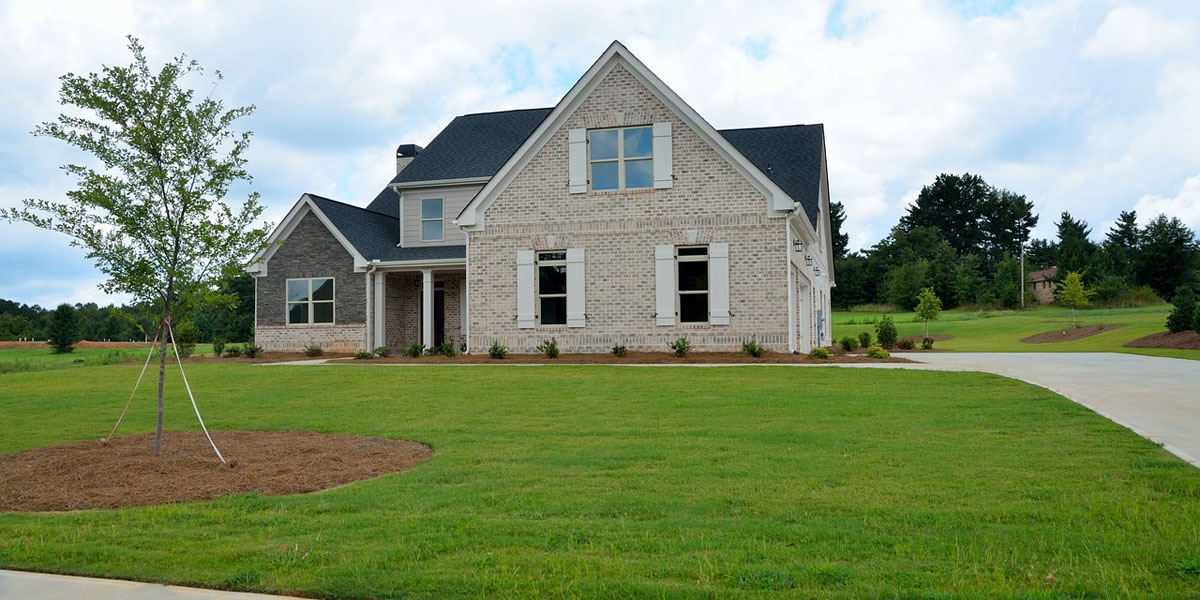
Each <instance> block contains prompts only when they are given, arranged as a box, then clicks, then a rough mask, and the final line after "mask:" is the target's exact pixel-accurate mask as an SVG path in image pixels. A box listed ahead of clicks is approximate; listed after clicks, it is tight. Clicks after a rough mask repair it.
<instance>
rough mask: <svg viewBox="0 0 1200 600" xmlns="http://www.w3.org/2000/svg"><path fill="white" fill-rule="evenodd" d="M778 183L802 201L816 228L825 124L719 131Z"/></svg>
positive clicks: (818, 212)
mask: <svg viewBox="0 0 1200 600" xmlns="http://www.w3.org/2000/svg"><path fill="white" fill-rule="evenodd" d="M719 133H720V134H721V135H722V136H723V137H724V138H725V139H726V140H728V141H729V143H730V144H733V147H734V148H737V151H738V152H741V153H742V156H745V157H746V158H747V159H748V160H749V161H750V162H751V163H754V166H755V167H758V170H760V171H762V172H763V173H765V174H766V176H767V177H768V178H770V179H771V181H772V182H774V183H775V185H777V186H779V188H780V189H782V190H783V191H784V192H786V193H787V195H788V196H791V197H792V200H795V201H797V202H799V203H800V205H801V206H802V207H803V208H804V213H805V214H806V215H808V222H809V223H811V224H812V226H813V227H814V228H816V227H817V222H818V221H819V215H820V212H821V206H820V200H821V158H822V156H823V155H824V146H825V126H824V125H785V126H782V127H751V128H748V129H722V130H721V131H720V132H719Z"/></svg>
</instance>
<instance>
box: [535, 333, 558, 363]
mask: <svg viewBox="0 0 1200 600" xmlns="http://www.w3.org/2000/svg"><path fill="white" fill-rule="evenodd" d="M537 349H538V352H541V353H543V354H545V355H546V358H558V340H556V339H554V338H550V341H546V340H542V343H541V344H539V345H538V347H537Z"/></svg>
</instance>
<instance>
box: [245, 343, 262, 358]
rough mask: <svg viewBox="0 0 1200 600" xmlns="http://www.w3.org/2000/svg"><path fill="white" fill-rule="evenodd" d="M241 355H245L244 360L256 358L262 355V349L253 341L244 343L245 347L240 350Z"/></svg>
mask: <svg viewBox="0 0 1200 600" xmlns="http://www.w3.org/2000/svg"><path fill="white" fill-rule="evenodd" d="M242 353H243V354H245V355H246V358H258V357H259V356H261V355H262V353H263V348H262V346H259V345H258V344H255V343H254V340H250V341H249V342H246V347H245V348H243V349H242Z"/></svg>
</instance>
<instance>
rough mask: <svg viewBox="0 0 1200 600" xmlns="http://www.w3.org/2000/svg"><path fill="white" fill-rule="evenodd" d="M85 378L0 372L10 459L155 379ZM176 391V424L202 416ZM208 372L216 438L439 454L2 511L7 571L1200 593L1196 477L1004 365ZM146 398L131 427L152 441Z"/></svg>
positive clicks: (418, 583)
mask: <svg viewBox="0 0 1200 600" xmlns="http://www.w3.org/2000/svg"><path fill="white" fill-rule="evenodd" d="M172 373H173V372H172ZM70 374H71V376H69V377H57V378H55V379H53V380H47V378H46V377H45V374H44V373H41V374H39V373H15V374H8V375H3V376H0V414H3V415H4V421H3V424H4V427H3V435H0V452H13V451H20V450H25V449H29V448H36V447H39V446H44V445H47V444H52V443H57V442H66V441H73V440H82V439H97V438H99V437H101V436H102V435H104V434H106V433H107V431H108V428H109V427H110V426H111V424H112V422H113V420H114V419H115V418H116V415H117V413H118V412H119V411H120V409H121V406H122V405H123V404H124V401H125V397H126V395H127V394H128V393H129V392H128V391H129V388H130V386H131V385H132V383H133V379H134V378H135V377H136V375H137V367H136V366H133V365H123V366H108V367H97V368H87V367H85V368H80V369H78V370H74V371H71V373H70ZM681 375H686V376H681ZM176 377H177V373H176V374H173V375H172V379H171V380H170V382H169V390H171V394H170V396H169V398H168V408H167V415H166V420H167V423H168V425H169V426H171V427H174V428H187V429H191V428H194V427H195V426H194V422H195V421H194V416H193V415H191V414H190V406H189V405H188V404H187V401H186V399H185V398H186V397H185V396H183V395H181V391H182V390H181V386H180V385H179V383H178V380H177V379H176ZM189 379H190V380H191V382H192V385H193V387H194V389H196V390H197V392H198V401H199V402H200V406H201V409H202V410H203V411H204V414H205V418H206V420H207V423H208V424H209V426H210V427H213V428H217V429H222V428H225V429H229V428H244V429H261V430H274V429H309V430H316V431H328V432H346V433H360V434H367V435H382V436H387V437H395V438H404V439H413V440H417V441H421V442H424V443H427V444H429V445H431V446H432V447H433V448H434V450H435V455H434V457H433V458H432V459H431V460H430V461H429V462H427V463H425V464H423V465H420V466H418V467H417V468H415V469H413V470H411V471H408V472H405V473H400V474H394V475H389V476H384V477H380V478H377V479H373V480H368V481H364V482H359V483H356V484H352V485H349V486H345V487H342V488H338V489H334V490H329V491H325V492H321V493H316V494H309V495H302V496H292V497H262V496H255V495H239V496H230V497H225V498H221V499H218V500H216V501H212V502H194V503H186V504H180V505H174V506H164V507H143V508H132V509H125V510H114V511H89V512H78V513H68V514H21V513H3V514H0V567H9V568H19V569H34V570H44V571H55V572H66V573H77V574H88V575H104V576H110V577H119V578H131V579H139V580H149V581H162V582H172V583H184V584H197V585H203V586H215V587H227V588H235V589H246V590H257V591H273V592H293V593H302V594H306V595H313V596H318V597H335V598H351V597H353V598H360V597H396V598H399V597H404V598H456V597H457V598H465V597H489V598H492V597H495V598H578V597H613V598H628V597H647V598H726V597H735V598H737V597H745V598H776V597H780V596H788V597H797V598H864V597H865V598H935V597H936V598H1064V597H1072V598H1101V597H1140V598H1189V597H1191V598H1194V597H1196V594H1197V593H1200V470H1197V469H1195V468H1193V467H1191V466H1189V465H1187V464H1186V463H1184V462H1182V461H1180V460H1178V459H1177V458H1175V457H1173V456H1172V455H1170V454H1168V453H1167V452H1165V451H1163V450H1162V449H1161V448H1159V447H1157V446H1156V445H1155V444H1153V443H1150V442H1148V441H1146V440H1144V439H1142V438H1140V437H1138V436H1136V435H1134V434H1132V433H1131V432H1129V431H1127V430H1125V429H1122V428H1121V427H1118V426H1116V425H1114V424H1112V423H1111V422H1109V421H1107V420H1105V419H1103V418H1101V417H1099V416H1097V415H1095V414H1093V413H1091V412H1089V411H1088V410H1086V409H1083V408H1081V407H1079V406H1077V405H1075V404H1073V403H1071V402H1069V401H1067V400H1065V399H1063V398H1061V397H1059V396H1056V395H1054V394H1052V393H1050V392H1048V391H1046V390H1043V389H1040V388H1035V387H1031V386H1029V385H1026V384H1023V383H1020V382H1017V381H1014V380H1009V379H1004V378H1000V377H996V376H992V375H985V374H978V373H934V372H918V371H886V370H862V369H838V368H794V367H793V368H788V367H758V366H755V367H734V368H689V369H684V368H634V367H602V366H593V367H589V366H578V367H572V366H549V367H502V366H495V367H492V366H487V367H459V368H454V367H441V368H439V367H422V368H405V367H372V366H367V365H347V366H337V367H278V366H275V367H262V366H251V365H244V364H222V363H206V364H195V365H192V366H191V367H189ZM151 393H152V392H151V390H149V389H147V390H145V393H139V398H140V400H138V401H136V402H135V406H134V408H132V409H131V412H130V415H129V416H127V417H126V423H128V424H129V429H128V430H126V433H128V432H131V431H133V430H135V429H136V430H138V431H147V430H149V428H150V425H151V423H152V422H153V412H152V404H153V402H152V400H151V397H152V396H151ZM216 439H217V441H218V443H220V436H219V434H218V435H217V437H216Z"/></svg>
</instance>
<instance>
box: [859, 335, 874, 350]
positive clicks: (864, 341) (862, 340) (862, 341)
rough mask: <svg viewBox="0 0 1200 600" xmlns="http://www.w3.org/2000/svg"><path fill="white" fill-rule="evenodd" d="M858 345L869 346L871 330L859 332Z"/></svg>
mask: <svg viewBox="0 0 1200 600" xmlns="http://www.w3.org/2000/svg"><path fill="white" fill-rule="evenodd" d="M858 345H859V346H862V347H863V348H867V347H869V346H870V345H871V332H869V331H860V332H858Z"/></svg>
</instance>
